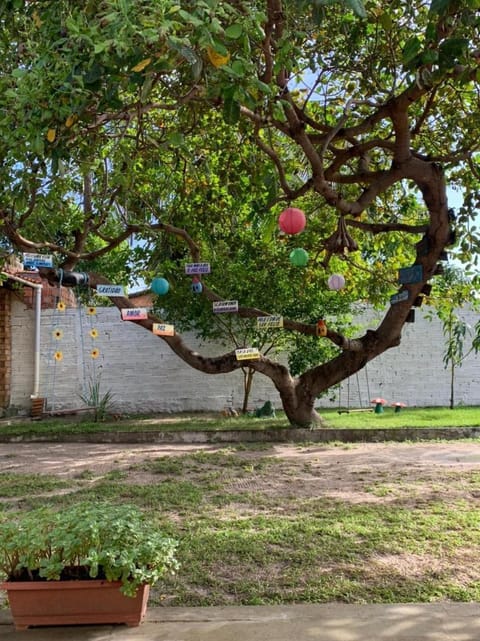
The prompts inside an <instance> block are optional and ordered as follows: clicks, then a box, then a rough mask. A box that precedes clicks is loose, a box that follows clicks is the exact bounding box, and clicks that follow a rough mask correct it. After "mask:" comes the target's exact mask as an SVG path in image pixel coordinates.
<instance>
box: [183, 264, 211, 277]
mask: <svg viewBox="0 0 480 641" xmlns="http://www.w3.org/2000/svg"><path fill="white" fill-rule="evenodd" d="M185 273H186V274H209V273H210V263H187V264H186V265H185Z"/></svg>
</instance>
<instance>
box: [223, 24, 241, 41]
mask: <svg viewBox="0 0 480 641" xmlns="http://www.w3.org/2000/svg"><path fill="white" fill-rule="evenodd" d="M242 33H243V27H242V25H241V24H238V23H235V24H232V25H230V26H229V27H227V28H226V29H225V35H226V36H227V38H231V39H232V40H236V39H237V38H240V36H241V35H242Z"/></svg>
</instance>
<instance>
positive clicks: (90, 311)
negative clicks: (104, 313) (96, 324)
mask: <svg viewBox="0 0 480 641" xmlns="http://www.w3.org/2000/svg"><path fill="white" fill-rule="evenodd" d="M96 313H97V308H96V307H87V314H88V316H95V314H96Z"/></svg>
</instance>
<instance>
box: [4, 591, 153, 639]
mask: <svg viewBox="0 0 480 641" xmlns="http://www.w3.org/2000/svg"><path fill="white" fill-rule="evenodd" d="M120 585H121V583H120V582H119V581H112V582H108V581H101V580H96V579H92V580H89V581H45V582H43V581H25V582H23V581H19V582H10V581H7V582H5V583H1V584H0V588H1V589H3V590H6V591H7V595H8V601H9V604H10V610H11V612H12V617H13V622H14V625H15V628H16V629H17V630H26V629H27V628H28V627H29V626H33V625H48V626H51V625H77V624H94V623H125V624H127V625H128V626H137V625H140V623H141V621H142V619H143V617H144V616H145V612H146V610H147V601H148V594H149V591H150V586H148V585H145V586H143V587H142V588H140V589H139V590H138V592H137V595H136V596H135V597H134V598H132V597H128V596H125V595H124V594H122V593H121V592H120V590H119V588H120Z"/></svg>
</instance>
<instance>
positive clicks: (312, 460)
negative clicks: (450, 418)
mask: <svg viewBox="0 0 480 641" xmlns="http://www.w3.org/2000/svg"><path fill="white" fill-rule="evenodd" d="M219 451H221V452H226V451H227V452H231V453H233V452H235V451H236V452H238V455H239V456H241V457H242V459H243V460H244V461H245V463H246V464H248V463H249V464H250V466H251V471H252V472H254V471H255V468H256V461H258V460H262V461H265V460H267V461H268V459H270V458H273V459H275V460H276V461H278V460H281V461H282V462H283V464H284V466H283V471H284V473H283V474H268V473H267V474H261V473H259V474H249V475H248V476H247V478H243V475H239V477H238V478H237V477H235V475H234V476H233V477H232V476H231V474H230V473H229V474H227V475H226V477H225V483H226V484H228V485H229V487H230V488H236V489H238V490H239V491H242V490H244V491H252V490H255V491H262V492H264V493H275V494H276V495H277V496H279V495H280V496H281V493H282V492H285V493H288V495H289V496H292V495H296V496H299V497H306V496H317V497H318V496H322V495H328V496H330V497H335V498H338V499H343V500H348V501H353V502H356V501H365V500H369V501H377V500H382V501H386V500H387V501H388V500H389V498H390V497H394V496H395V488H394V485H393V482H394V481H396V482H398V481H399V480H400V479H401V480H402V483H403V485H404V486H405V484H411V485H412V492H413V491H414V488H415V487H416V488H417V490H419V489H420V487H421V486H424V487H423V490H425V489H428V491H429V493H430V494H431V493H435V492H439V491H441V488H442V487H443V491H448V488H445V487H444V486H445V483H444V481H445V478H446V477H451V476H455V477H457V476H458V477H461V473H462V472H466V471H475V470H478V471H479V472H480V443H476V442H470V441H468V442H467V441H461V442H458V441H454V442H449V443H437V442H424V443H364V444H353V445H344V446H342V445H340V446H338V445H337V446H333V445H317V444H315V445H305V446H302V445H299V444H291V445H290V444H278V445H271V446H270V445H269V446H259V447H258V449H256V448H255V446H252V447H249V448H246V449H245V450H242V449H241V448H237V447H235V446H232V447H231V448H229V447H228V446H227V447H226V446H225V445H222V446H211V445H186V444H181V445H171V444H169V445H157V444H155V445H145V444H144V443H142V444H140V445H135V444H91V443H8V444H0V473H4V472H10V473H18V474H32V473H41V474H52V475H56V476H58V477H59V478H65V479H68V478H78V476H79V475H81V474H82V473H86V472H88V473H89V474H90V475H91V476H92V477H97V478H98V477H101V476H104V475H105V474H107V473H109V472H112V471H114V470H115V471H122V470H125V471H126V470H128V472H129V473H128V477H129V481H130V482H133V483H135V482H138V483H144V482H145V481H146V480H148V479H149V477H150V476H151V475H150V474H149V473H148V471H145V470H144V469H142V464H144V463H146V462H148V461H153V460H155V459H161V458H162V457H178V456H183V455H186V454H193V453H195V452H210V453H214V452H219ZM152 476H154V477H155V475H152ZM156 478H158V475H156ZM379 483H382V485H381V486H380V487H378V484H379ZM374 484H376V486H377V490H376V491H375V492H373V493H372V492H371V491H370V489H369V488H370V486H373V485H374ZM425 486H426V487H425ZM366 489H367V490H368V491H365V490H366ZM467 489H468V488H467V487H465V488H463V490H467ZM457 490H458V484H457ZM463 490H462V488H460V489H459V490H458V491H460V492H462V491H463ZM474 495H475V492H473V498H479V497H475V496H474Z"/></svg>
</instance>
